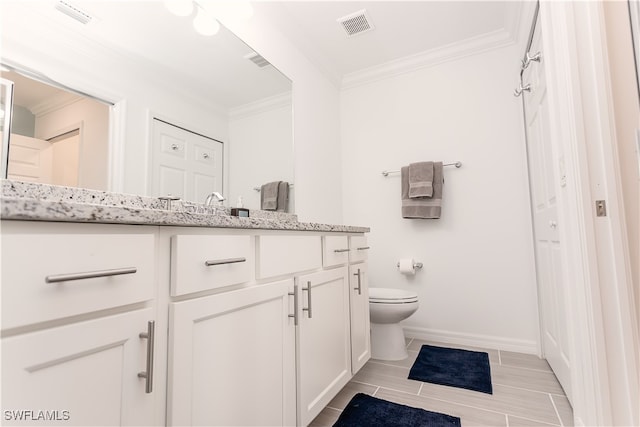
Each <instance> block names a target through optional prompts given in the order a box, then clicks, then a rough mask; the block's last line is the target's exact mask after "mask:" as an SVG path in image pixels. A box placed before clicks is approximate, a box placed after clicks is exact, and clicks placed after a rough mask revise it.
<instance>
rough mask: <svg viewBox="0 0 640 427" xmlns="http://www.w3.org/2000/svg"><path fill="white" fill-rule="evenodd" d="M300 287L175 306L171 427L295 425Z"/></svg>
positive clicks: (277, 285)
mask: <svg viewBox="0 0 640 427" xmlns="http://www.w3.org/2000/svg"><path fill="white" fill-rule="evenodd" d="M293 287H294V283H293V279H289V280H283V281H280V282H274V283H269V284H265V285H260V286H254V287H251V288H245V289H239V290H236V291H230V292H225V293H221V294H216V295H212V296H208V297H202V298H197V299H193V300H189V301H183V302H176V303H172V304H171V307H170V312H169V315H170V336H169V374H168V375H169V378H168V401H167V404H168V408H167V420H168V424H169V425H208V426H266V425H269V426H284V425H294V424H295V420H296V414H295V411H296V408H295V402H296V390H295V325H294V319H293V318H292V317H290V316H289V315H290V314H291V315H292V316H293V311H292V310H293V302H292V298H291V296H290V295H289V293H290V292H291V293H293ZM290 300H291V301H290Z"/></svg>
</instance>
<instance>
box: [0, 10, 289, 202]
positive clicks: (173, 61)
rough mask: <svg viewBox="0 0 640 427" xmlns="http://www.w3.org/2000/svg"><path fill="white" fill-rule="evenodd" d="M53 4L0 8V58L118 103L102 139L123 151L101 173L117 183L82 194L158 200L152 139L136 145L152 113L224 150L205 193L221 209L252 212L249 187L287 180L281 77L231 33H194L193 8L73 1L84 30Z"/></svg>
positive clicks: (285, 87) (255, 195) (254, 197)
mask: <svg viewBox="0 0 640 427" xmlns="http://www.w3.org/2000/svg"><path fill="white" fill-rule="evenodd" d="M56 4H57V2H55V1H39V0H35V1H29V2H24V1H11V0H9V1H3V2H2V5H1V6H0V7H1V8H2V10H0V13H2V16H3V19H2V20H3V22H2V24H3V25H2V43H3V48H4V47H5V46H6V49H3V58H2V59H3V61H5V62H7V63H11V64H16V65H23V66H25V67H26V68H27V69H32V70H35V71H39V72H42V73H43V74H44V75H49V76H50V77H53V79H54V80H56V81H58V82H60V83H62V84H63V85H65V86H67V87H71V88H74V89H77V90H80V91H83V92H86V93H90V94H91V95H92V96H96V97H98V98H102V99H107V100H109V101H110V102H111V103H113V104H115V105H118V103H119V102H120V101H126V102H127V108H126V110H127V111H126V117H127V121H126V123H124V124H123V125H122V126H123V128H124V129H121V130H120V131H119V132H117V133H118V134H117V135H112V136H111V138H110V144H111V145H112V146H111V147H110V149H111V150H112V151H113V145H114V144H115V145H118V144H120V145H119V148H118V150H119V151H121V152H122V153H123V154H122V155H121V158H120V160H118V158H117V157H115V161H114V163H116V164H115V167H114V165H110V166H109V168H110V170H111V172H112V175H113V174H114V172H113V171H116V172H117V173H122V175H123V176H122V177H121V179H120V180H121V181H122V182H123V184H122V185H120V186H118V185H111V184H109V185H107V187H106V188H100V187H99V186H98V187H97V188H96V187H92V188H96V189H101V190H105V189H106V190H112V191H124V192H132V193H136V194H145V195H153V196H157V195H159V194H152V188H153V185H152V183H151V182H150V181H151V180H152V179H153V174H152V169H153V168H154V164H153V156H154V154H153V144H154V141H151V140H149V141H141V139H142V138H141V136H143V137H146V138H149V139H151V136H150V135H152V133H153V132H152V130H151V129H149V128H150V127H151V126H152V125H151V123H152V122H153V120H152V119H153V117H149V115H155V114H156V113H158V116H160V117H158V118H160V119H161V120H163V121H167V122H169V123H172V124H176V125H178V126H180V127H183V128H187V129H189V130H193V131H194V132H196V133H199V134H203V135H204V136H207V137H210V138H213V139H216V140H218V141H220V142H222V143H223V144H224V150H223V151H224V176H223V179H222V183H221V184H220V185H221V186H222V187H221V188H212V189H211V190H212V191H222V192H223V193H224V194H225V196H227V199H228V200H230V205H232V206H235V204H236V201H237V199H238V198H239V197H242V198H243V201H244V204H245V206H246V207H249V208H252V209H255V208H259V207H260V194H259V192H257V191H255V188H258V187H260V186H261V185H262V184H264V183H267V182H271V181H288V182H290V183H291V184H293V169H294V168H293V136H292V118H291V116H292V111H291V81H290V80H289V79H288V78H287V77H286V76H284V75H283V74H282V73H280V72H279V71H278V70H277V69H276V68H275V67H274V66H273V65H271V64H269V63H268V62H267V60H264V61H260V59H261V57H260V56H259V54H258V53H256V52H255V51H254V50H253V49H251V48H250V47H249V46H247V45H246V44H245V43H244V42H242V41H241V40H240V39H238V38H237V37H236V36H235V35H234V34H232V33H231V32H230V31H228V30H227V29H226V28H224V27H223V26H221V27H220V30H219V32H218V33H217V34H215V35H213V36H202V35H200V34H198V33H197V32H196V31H195V30H194V27H193V24H192V22H193V17H194V16H195V12H194V14H192V16H190V17H178V16H175V15H173V14H171V13H170V12H169V11H168V10H167V9H166V8H165V7H164V4H163V2H161V1H126V2H114V1H89V0H83V1H78V0H76V1H74V2H73V5H75V6H77V7H78V8H79V9H80V10H82V11H83V12H84V13H86V14H87V15H89V16H91V17H92V19H91V22H89V23H88V24H86V25H83V24H80V23H79V22H76V21H75V20H73V19H72V18H70V17H69V16H66V15H64V14H62V13H60V12H59V11H57V10H56V8H55V5H56ZM249 25H250V23H249ZM25 47H26V49H25ZM74 55H75V57H74ZM43 58H45V59H43ZM256 62H262V63H261V64H260V65H261V66H260V65H257V64H256ZM136 71H141V72H136ZM103 94H107V96H104V95H103ZM131 117H135V119H136V120H133V121H132V120H131V119H130V118H131ZM116 119H117V117H116ZM140 119H142V120H140ZM112 120H114V118H113V117H112ZM144 120H146V123H141V121H144ZM112 129H113V127H112ZM144 129H147V130H144ZM119 138H120V139H122V141H119ZM118 150H115V151H118ZM107 157H109V156H105V158H104V159H102V161H103V162H106V158H107ZM118 162H121V163H122V164H121V165H120V164H117V163H118ZM117 178H118V177H116V179H111V180H110V182H117V181H118V179H117ZM194 197H195V199H194V200H193V201H196V202H202V201H203V200H200V199H201V198H202V196H201V195H198V196H197V197H196V196H194ZM291 206H292V205H291ZM290 211H293V209H292V208H290Z"/></svg>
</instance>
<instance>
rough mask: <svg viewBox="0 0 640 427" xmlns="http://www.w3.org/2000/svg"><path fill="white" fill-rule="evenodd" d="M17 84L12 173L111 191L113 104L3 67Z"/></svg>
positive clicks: (10, 175) (11, 136)
mask: <svg viewBox="0 0 640 427" xmlns="http://www.w3.org/2000/svg"><path fill="white" fill-rule="evenodd" d="M2 77H3V78H4V79H7V80H10V81H12V82H13V83H14V85H13V87H14V89H13V108H12V117H11V127H10V134H9V150H8V152H9V154H8V156H9V161H8V170H7V178H9V179H13V180H18V181H27V182H37V183H41V184H52V185H62V186H70V187H84V188H90V189H95V190H107V186H108V176H107V175H108V164H107V159H108V156H109V149H108V144H109V115H110V105H109V104H107V103H105V102H102V101H98V100H95V99H92V98H89V97H86V96H83V95H80V94H78V93H72V92H70V91H67V90H64V89H62V88H59V87H57V86H54V85H52V84H48V83H44V82H42V81H39V80H35V79H32V78H30V77H27V76H26V75H23V74H19V73H18V72H16V71H11V70H10V71H6V70H4V69H3V71H2Z"/></svg>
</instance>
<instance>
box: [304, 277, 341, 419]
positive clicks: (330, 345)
mask: <svg viewBox="0 0 640 427" xmlns="http://www.w3.org/2000/svg"><path fill="white" fill-rule="evenodd" d="M296 282H297V283H296V285H297V287H298V292H299V294H298V295H299V300H298V301H299V302H298V310H299V311H298V316H299V327H298V335H297V338H298V399H299V400H298V421H299V425H303V426H306V425H308V424H309V423H310V422H311V421H312V420H313V419H314V418H315V417H316V416H317V415H318V414H319V413H320V411H322V409H323V408H324V407H325V406H326V405H327V404H328V403H329V401H331V399H333V398H334V397H335V395H336V394H337V393H338V392H339V391H340V390H341V389H342V387H344V386H345V384H346V383H347V382H349V380H350V379H351V352H350V326H349V324H350V319H349V289H348V287H349V281H348V277H347V269H346V267H342V268H337V269H332V270H325V271H320V272H317V273H311V274H306V275H302V276H299V277H297V278H296Z"/></svg>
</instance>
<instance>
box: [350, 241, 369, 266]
mask: <svg viewBox="0 0 640 427" xmlns="http://www.w3.org/2000/svg"><path fill="white" fill-rule="evenodd" d="M349 239H350V242H349V249H351V251H350V252H349V253H350V254H351V262H358V261H365V260H366V259H367V257H368V254H369V245H368V244H367V236H365V235H357V236H350V237H349Z"/></svg>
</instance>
